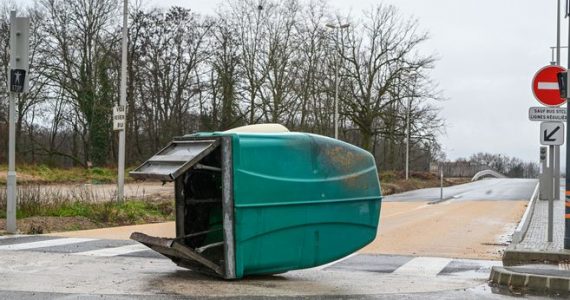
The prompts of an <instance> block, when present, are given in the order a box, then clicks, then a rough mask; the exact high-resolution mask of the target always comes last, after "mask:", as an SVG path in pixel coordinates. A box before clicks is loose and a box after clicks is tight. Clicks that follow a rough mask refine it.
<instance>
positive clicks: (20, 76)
mask: <svg viewBox="0 0 570 300" xmlns="http://www.w3.org/2000/svg"><path fill="white" fill-rule="evenodd" d="M25 83H26V70H21V69H12V70H10V92H13V93H23V92H24V87H25Z"/></svg>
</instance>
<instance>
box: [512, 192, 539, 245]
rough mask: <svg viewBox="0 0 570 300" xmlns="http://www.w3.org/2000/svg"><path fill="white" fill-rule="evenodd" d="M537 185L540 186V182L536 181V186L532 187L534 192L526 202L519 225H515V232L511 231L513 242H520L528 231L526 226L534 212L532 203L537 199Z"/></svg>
mask: <svg viewBox="0 0 570 300" xmlns="http://www.w3.org/2000/svg"><path fill="white" fill-rule="evenodd" d="M539 187H540V183H537V184H536V187H535V188H534V192H533V193H532V196H531V197H530V201H529V203H528V206H527V207H526V210H525V212H524V215H523V216H522V219H521V221H520V223H519V225H518V226H517V228H516V229H515V232H514V233H513V238H512V240H513V241H512V243H513V244H518V243H520V242H522V240H524V237H525V235H526V232H527V231H528V226H529V225H530V221H531V220H532V216H533V214H534V205H535V203H536V200H537V199H538V195H539V193H538V191H539Z"/></svg>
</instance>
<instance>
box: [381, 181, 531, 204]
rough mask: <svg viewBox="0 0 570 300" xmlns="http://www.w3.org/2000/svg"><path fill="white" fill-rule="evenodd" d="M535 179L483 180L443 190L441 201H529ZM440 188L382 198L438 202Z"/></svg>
mask: <svg viewBox="0 0 570 300" xmlns="http://www.w3.org/2000/svg"><path fill="white" fill-rule="evenodd" d="M537 183H538V180H536V179H512V178H501V179H484V180H480V181H475V182H470V183H466V184H460V185H455V186H450V187H445V188H443V199H448V200H449V199H453V200H457V201H474V200H475V201H480V200H484V201H505V200H517V201H520V200H528V199H530V197H531V195H532V193H533V191H534V188H535V186H536V184H537ZM440 193H441V189H440V188H430V189H421V190H415V191H409V192H406V193H401V194H395V195H390V196H386V197H384V199H383V201H385V202H405V201H439V200H440Z"/></svg>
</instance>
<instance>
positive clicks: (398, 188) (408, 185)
mask: <svg viewBox="0 0 570 300" xmlns="http://www.w3.org/2000/svg"><path fill="white" fill-rule="evenodd" d="M469 181H470V178H444V179H443V186H444V187H446V186H452V185H457V184H463V183H467V182H469ZM440 184H441V181H440V178H439V176H437V175H436V174H432V173H429V172H410V176H409V179H408V180H406V176H405V174H404V172H394V171H386V172H381V173H380V185H381V186H382V195H384V196H387V195H392V194H398V193H403V192H407V191H412V190H417V189H425V188H432V187H439V186H440Z"/></svg>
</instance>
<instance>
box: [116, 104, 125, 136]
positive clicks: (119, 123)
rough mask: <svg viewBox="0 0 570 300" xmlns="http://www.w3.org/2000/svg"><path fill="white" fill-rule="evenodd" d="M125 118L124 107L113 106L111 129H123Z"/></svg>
mask: <svg viewBox="0 0 570 300" xmlns="http://www.w3.org/2000/svg"><path fill="white" fill-rule="evenodd" d="M126 120H127V114H126V109H125V106H124V105H117V106H115V107H113V130H125V123H126Z"/></svg>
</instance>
